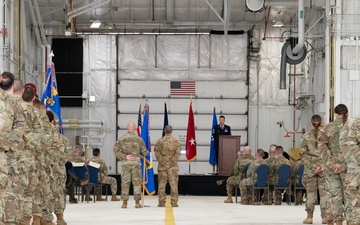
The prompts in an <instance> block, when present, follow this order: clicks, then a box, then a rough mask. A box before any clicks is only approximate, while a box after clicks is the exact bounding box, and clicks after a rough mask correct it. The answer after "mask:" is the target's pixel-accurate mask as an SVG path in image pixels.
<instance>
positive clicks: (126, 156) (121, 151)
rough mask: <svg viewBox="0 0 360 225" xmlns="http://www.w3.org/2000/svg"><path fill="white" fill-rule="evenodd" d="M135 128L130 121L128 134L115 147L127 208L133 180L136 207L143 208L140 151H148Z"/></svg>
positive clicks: (123, 197) (122, 196)
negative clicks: (141, 203) (119, 163)
mask: <svg viewBox="0 0 360 225" xmlns="http://www.w3.org/2000/svg"><path fill="white" fill-rule="evenodd" d="M135 130H136V126H135V123H134V122H129V123H128V125H127V131H128V132H127V134H125V135H124V136H122V137H121V138H120V139H119V140H117V141H116V143H115V145H114V148H113V151H114V153H115V156H116V157H117V158H118V159H119V160H120V161H121V169H122V173H121V200H122V201H123V204H122V206H121V208H127V202H128V200H129V188H130V182H131V181H132V183H133V186H134V199H135V208H142V206H141V205H140V199H141V180H142V179H141V168H140V157H141V155H140V153H141V154H142V155H143V156H146V155H147V154H148V151H147V149H146V146H145V143H144V141H143V140H142V139H141V138H140V137H138V136H137V135H136V134H135Z"/></svg>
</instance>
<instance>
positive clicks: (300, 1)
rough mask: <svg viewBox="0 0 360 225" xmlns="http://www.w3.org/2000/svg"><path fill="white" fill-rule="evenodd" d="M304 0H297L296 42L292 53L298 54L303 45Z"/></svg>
mask: <svg viewBox="0 0 360 225" xmlns="http://www.w3.org/2000/svg"><path fill="white" fill-rule="evenodd" d="M304 8H305V7H304V0H298V35H299V36H298V43H297V45H296V46H295V47H294V49H293V50H292V53H293V54H295V55H296V54H298V53H299V52H300V51H301V50H302V49H303V47H304V39H305V37H304V36H305V25H304V23H305V22H304V16H305V15H304V14H305V11H304Z"/></svg>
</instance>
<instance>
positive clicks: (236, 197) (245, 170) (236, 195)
mask: <svg viewBox="0 0 360 225" xmlns="http://www.w3.org/2000/svg"><path fill="white" fill-rule="evenodd" d="M249 165H250V164H247V165H246V166H245V167H244V169H243V171H242V174H243V178H246V174H247V171H248V169H249ZM238 189H239V185H238V186H235V202H236V203H237V202H238V201H237V199H238Z"/></svg>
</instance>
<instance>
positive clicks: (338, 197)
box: [318, 104, 348, 225]
mask: <svg viewBox="0 0 360 225" xmlns="http://www.w3.org/2000/svg"><path fill="white" fill-rule="evenodd" d="M335 116H336V119H335V121H333V122H331V123H329V124H327V125H325V126H324V127H323V128H322V129H321V130H320V132H319V137H318V149H319V151H320V153H321V158H322V163H323V171H324V173H325V185H326V191H327V197H328V198H327V199H328V204H329V205H330V207H328V208H330V210H331V212H330V213H331V216H332V218H331V217H330V218H329V220H328V224H333V222H334V221H333V220H335V221H336V224H337V225H338V224H342V221H343V220H344V216H343V213H344V201H345V198H344V189H345V173H344V172H343V171H337V170H338V168H340V167H341V165H343V164H344V156H343V154H344V153H342V152H341V149H340V144H339V137H340V130H341V129H342V128H343V126H344V124H345V123H346V121H347V117H348V109H347V107H346V106H345V105H344V104H339V105H337V106H336V107H335ZM345 204H346V203H345Z"/></svg>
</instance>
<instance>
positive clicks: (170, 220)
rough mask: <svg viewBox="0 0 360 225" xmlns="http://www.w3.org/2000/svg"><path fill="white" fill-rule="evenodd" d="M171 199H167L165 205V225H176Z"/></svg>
mask: <svg viewBox="0 0 360 225" xmlns="http://www.w3.org/2000/svg"><path fill="white" fill-rule="evenodd" d="M170 201H171V199H170V198H166V203H165V225H175V217H174V210H173V208H172V207H171V203H170Z"/></svg>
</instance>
